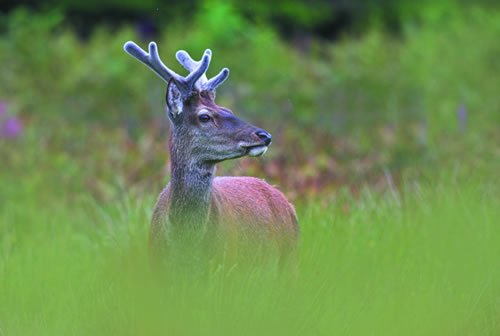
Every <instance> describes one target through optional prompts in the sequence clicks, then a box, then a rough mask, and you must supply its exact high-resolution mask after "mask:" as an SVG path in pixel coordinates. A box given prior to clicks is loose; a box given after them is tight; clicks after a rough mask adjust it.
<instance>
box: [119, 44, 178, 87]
mask: <svg viewBox="0 0 500 336" xmlns="http://www.w3.org/2000/svg"><path fill="white" fill-rule="evenodd" d="M123 49H124V50H125V51H126V52H127V53H128V54H130V55H131V56H133V57H134V58H136V59H137V60H139V61H141V62H142V63H143V64H145V65H146V66H147V67H148V68H150V69H151V70H153V71H154V72H155V73H156V74H157V75H158V76H160V78H161V79H163V80H164V81H165V82H168V81H169V80H170V79H171V78H173V79H174V80H175V81H176V82H181V81H182V77H181V76H179V75H178V74H176V73H175V72H174V71H172V70H170V69H169V68H167V66H166V65H165V64H163V62H162V61H161V59H160V56H159V55H158V47H157V46H156V43H154V42H151V43H150V44H149V53H147V52H146V51H144V50H143V49H142V48H141V47H139V46H138V45H137V44H135V43H134V42H132V41H128V42H127V43H125V45H124V46H123Z"/></svg>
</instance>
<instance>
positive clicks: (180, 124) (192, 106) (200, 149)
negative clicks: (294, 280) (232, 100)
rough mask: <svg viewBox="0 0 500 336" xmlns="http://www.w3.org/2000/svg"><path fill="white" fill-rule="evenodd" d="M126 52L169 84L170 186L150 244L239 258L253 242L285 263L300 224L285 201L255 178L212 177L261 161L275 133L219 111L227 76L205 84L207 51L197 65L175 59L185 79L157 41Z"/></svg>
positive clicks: (183, 56)
mask: <svg viewBox="0 0 500 336" xmlns="http://www.w3.org/2000/svg"><path fill="white" fill-rule="evenodd" d="M124 50H125V51H126V52H127V53H129V54H130V55H132V56H133V57H135V58H136V59H138V60H139V61H141V62H142V63H144V64H145V65H146V66H148V67H149V68H150V69H151V70H153V71H154V72H155V73H156V74H157V75H158V76H159V77H160V78H161V79H163V80H164V81H165V82H167V83H168V85H167V93H166V111H167V115H168V119H169V120H170V126H171V127H170V128H171V134H170V142H169V150H170V165H171V179H170V183H169V184H168V185H167V186H166V188H165V189H164V190H163V191H162V192H161V194H160V196H159V198H158V201H157V204H156V208H155V210H154V213H153V218H152V222H151V231H150V244H151V245H152V246H153V247H160V248H162V249H163V247H165V246H167V245H171V246H173V245H178V244H176V243H178V242H179V241H182V243H179V244H182V245H184V246H186V242H185V241H186V239H187V240H189V241H190V242H191V243H193V244H205V243H206V241H207V240H210V241H211V243H210V244H212V245H213V244H214V243H213V242H214V241H215V242H217V243H216V245H219V247H216V248H218V249H219V251H220V250H221V249H223V250H224V251H226V252H227V254H229V255H234V254H236V255H237V254H238V253H239V251H238V250H239V249H240V246H241V245H247V246H248V243H249V242H252V244H257V245H256V246H259V247H262V246H273V248H275V249H277V250H278V253H279V255H280V257H281V258H286V256H287V255H290V251H291V250H294V248H295V245H296V243H297V235H298V223H297V217H296V214H295V210H294V208H293V206H292V205H291V204H290V203H289V202H288V201H287V199H286V198H285V196H284V195H283V194H282V193H281V192H280V191H279V190H278V189H276V188H275V187H273V186H271V185H269V184H268V183H266V182H265V181H263V180H261V179H258V178H255V177H215V166H216V164H217V163H219V162H221V161H224V160H229V159H236V158H240V157H243V156H247V155H248V156H254V157H256V156H260V155H262V154H264V153H265V152H266V151H267V149H268V146H269V145H270V144H271V134H269V133H268V132H266V131H265V130H263V129H261V128H258V127H256V126H253V125H251V124H249V123H247V122H245V121H243V120H241V119H240V118H238V117H236V116H235V115H234V114H233V113H232V112H231V111H230V110H229V109H227V108H225V107H221V106H218V105H217V104H215V102H214V99H215V89H216V88H217V87H218V86H219V85H220V84H222V82H224V81H225V80H226V78H227V77H228V75H229V70H228V69H227V68H224V69H223V70H222V71H221V72H220V73H219V74H218V75H216V76H215V77H213V78H211V79H208V78H207V76H206V74H205V73H206V71H207V69H208V65H209V63H210V60H211V56H212V55H211V51H210V50H209V49H207V50H206V51H205V53H204V54H203V57H202V59H201V60H200V61H195V60H193V59H192V58H191V57H190V56H189V54H188V53H187V52H185V51H182V50H181V51H178V52H177V54H176V58H177V60H178V61H179V63H181V65H182V66H183V67H184V68H185V69H186V70H188V71H189V72H190V73H189V74H188V75H187V76H186V77H182V76H181V75H179V74H177V73H175V72H174V71H172V70H171V69H169V68H167V67H166V66H165V65H164V64H163V63H162V61H161V60H160V57H159V55H158V50H157V46H156V44H155V43H154V42H151V43H150V44H149V52H146V51H144V50H142V49H141V48H140V47H139V46H137V44H135V43H134V42H131V41H130V42H127V43H125V45H124ZM181 236H182V238H183V239H182V240H181V239H180V237H181ZM212 245H211V246H212ZM187 246H192V245H189V244H187ZM263 250H265V248H264V249H263ZM226 252H225V253H226ZM182 253H189V251H186V250H184V252H182Z"/></svg>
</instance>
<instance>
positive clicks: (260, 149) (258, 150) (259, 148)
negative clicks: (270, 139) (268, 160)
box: [241, 144, 267, 156]
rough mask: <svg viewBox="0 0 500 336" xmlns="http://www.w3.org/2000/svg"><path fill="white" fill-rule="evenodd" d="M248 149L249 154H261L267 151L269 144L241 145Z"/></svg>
mask: <svg viewBox="0 0 500 336" xmlns="http://www.w3.org/2000/svg"><path fill="white" fill-rule="evenodd" d="M241 147H243V148H244V149H245V150H246V154H247V155H248V156H261V155H263V154H264V153H265V152H266V151H267V146H266V145H263V144H258V145H251V146H241Z"/></svg>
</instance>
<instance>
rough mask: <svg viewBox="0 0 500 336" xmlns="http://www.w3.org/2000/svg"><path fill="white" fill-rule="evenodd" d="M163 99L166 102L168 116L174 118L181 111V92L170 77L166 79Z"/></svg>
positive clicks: (182, 103) (182, 101)
mask: <svg viewBox="0 0 500 336" xmlns="http://www.w3.org/2000/svg"><path fill="white" fill-rule="evenodd" d="M165 100H166V102H167V112H168V114H169V116H171V117H174V118H175V117H176V116H178V115H179V114H181V113H182V108H183V106H184V100H183V97H182V93H181V91H180V90H179V88H178V87H177V85H176V84H175V82H174V81H173V80H172V79H171V80H169V81H168V85H167V94H166V97H165Z"/></svg>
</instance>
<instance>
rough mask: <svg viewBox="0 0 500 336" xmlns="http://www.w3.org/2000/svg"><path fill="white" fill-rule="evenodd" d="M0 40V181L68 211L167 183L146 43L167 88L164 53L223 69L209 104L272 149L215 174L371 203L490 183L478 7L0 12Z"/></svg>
mask: <svg viewBox="0 0 500 336" xmlns="http://www.w3.org/2000/svg"><path fill="white" fill-rule="evenodd" d="M0 34H1V35H0V62H2V64H4V66H3V67H2V68H1V69H0V78H1V81H0V101H2V102H3V104H4V106H5V107H4V110H5V111H6V112H5V113H6V115H10V116H14V117H15V118H17V119H18V121H19V122H21V123H22V125H23V128H22V131H20V132H19V134H18V135H17V136H14V137H6V136H4V137H3V139H0V152H1V154H2V157H4V158H6V160H5V159H4V160H3V161H4V164H3V166H2V168H0V169H1V170H2V173H1V174H2V176H11V175H14V176H18V177H23V176H26V175H30V174H40V176H43V179H46V178H48V177H49V176H52V178H53V179H54V183H52V184H50V183H49V184H48V185H47V186H45V189H46V188H54V190H63V191H64V192H63V194H64V195H66V196H67V197H69V198H72V197H75V195H78V191H79V190H90V191H91V192H92V194H93V195H95V196H96V197H98V198H99V199H113V198H114V197H115V196H116V195H117V192H116V191H117V190H120V188H137V190H145V189H148V193H151V192H152V191H151V188H152V190H153V191H156V190H159V189H160V188H161V187H162V186H163V185H164V183H165V182H166V181H167V179H168V166H167V164H166V163H167V162H168V157H167V154H166V142H167V136H168V122H167V120H166V118H165V116H164V103H163V101H164V98H163V97H164V90H165V85H164V83H163V82H161V81H160V80H159V79H158V78H157V77H156V76H155V75H154V74H152V73H151V72H150V71H148V70H147V69H146V68H145V67H143V66H141V65H140V64H139V63H137V62H136V61H135V60H133V59H132V58H130V57H129V56H128V55H126V54H125V53H124V52H123V50H122V45H123V43H124V42H125V41H127V40H134V41H137V42H138V43H139V44H141V45H142V46H144V47H145V46H146V45H147V42H149V41H150V40H156V41H158V44H159V48H160V54H161V55H162V58H163V60H164V62H165V63H166V64H168V65H169V66H171V67H173V68H174V69H175V70H176V71H179V72H182V69H181V68H180V66H179V65H178V64H176V62H175V59H174V54H175V51H176V50H178V49H185V50H188V51H189V52H190V53H191V54H193V55H201V53H202V51H203V50H204V49H205V48H207V47H210V48H212V50H213V51H214V59H213V62H212V65H211V68H210V69H209V72H211V73H212V74H214V73H216V71H218V69H220V68H221V67H223V66H227V67H229V68H230V69H231V76H230V79H229V80H228V82H227V83H225V84H224V85H223V86H222V87H221V88H220V89H219V92H218V103H219V104H220V105H226V106H228V107H230V108H232V109H233V110H234V111H235V112H236V113H237V114H238V115H240V116H242V117H243V118H245V119H248V120H251V121H252V122H254V123H255V124H257V125H261V126H262V127H264V128H266V129H268V130H269V131H270V132H271V133H272V134H273V135H274V139H275V140H274V142H273V145H272V147H273V148H272V150H271V151H269V155H267V156H266V157H264V158H263V159H261V160H251V159H245V160H241V161H234V162H228V163H225V164H224V165H223V166H222V167H221V170H220V171H221V172H222V173H229V174H249V175H258V176H262V177H266V178H267V179H269V180H271V181H272V182H273V183H276V184H279V185H280V186H281V187H282V188H284V189H285V190H286V191H287V192H288V193H289V194H290V195H291V197H292V198H295V197H298V196H299V195H303V196H307V195H310V194H316V193H319V192H330V191H335V190H337V189H339V188H341V187H343V186H348V187H349V188H350V190H351V191H352V192H354V193H356V192H357V190H359V189H360V188H361V187H362V186H364V185H368V186H370V187H372V188H374V189H376V190H380V191H383V190H385V189H387V187H388V186H392V185H396V186H397V185H398V184H399V181H400V179H401V178H402V177H405V178H409V179H418V178H421V177H422V176H423V175H425V174H427V173H430V172H432V171H434V170H436V169H437V168H440V170H443V169H444V170H449V171H454V172H455V173H457V172H458V171H459V172H460V174H463V175H467V174H468V173H469V172H470V171H472V170H475V169H478V167H490V170H489V171H491V172H493V174H492V176H493V177H496V175H495V174H494V171H495V168H494V166H493V167H492V165H491V163H492V162H494V163H498V162H499V157H500V148H499V144H500V131H499V125H500V112H499V111H500V95H499V94H498V78H500V44H499V43H498V36H500V10H499V8H498V6H496V5H494V4H493V3H489V2H487V1H483V2H474V3H470V2H462V1H458V0H446V1H439V2H432V1H424V2H419V3H418V4H413V3H407V2H399V1H377V0H372V1H321V0H316V1H314V3H309V2H307V3H306V2H302V1H298V0H280V1H276V2H273V3H272V4H271V3H269V2H264V1H256V2H248V1H240V0H234V1H220V0H205V1H194V0H191V1H183V2H166V1H160V0H147V1H143V0H142V1H136V0H127V1H119V2H117V1H107V2H101V1H95V0H88V1H84V2H74V1H68V0H47V1H41V2H40V1H37V2H36V3H35V2H30V1H21V2H20V1H15V2H13V1H10V2H9V1H7V2H4V3H3V5H2V15H1V17H0ZM457 167H459V169H456V168H457ZM61 181H64V184H63V185H61ZM4 190H6V189H4ZM6 195H8V194H4V195H0V196H3V197H5V196H6Z"/></svg>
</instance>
